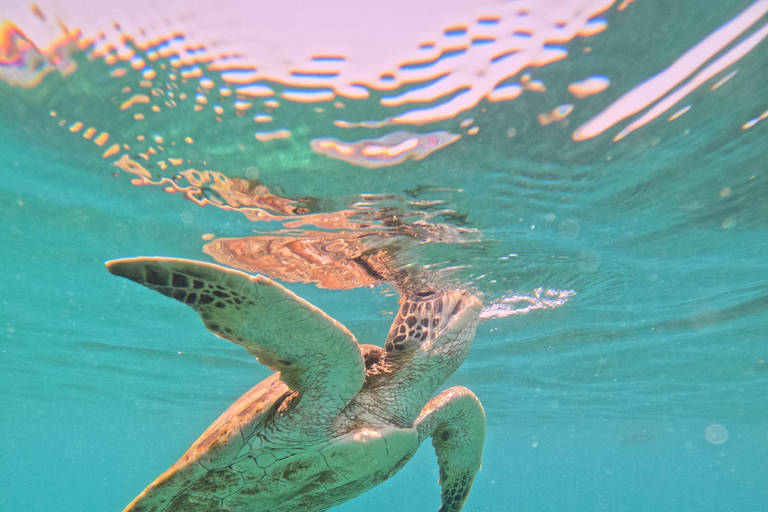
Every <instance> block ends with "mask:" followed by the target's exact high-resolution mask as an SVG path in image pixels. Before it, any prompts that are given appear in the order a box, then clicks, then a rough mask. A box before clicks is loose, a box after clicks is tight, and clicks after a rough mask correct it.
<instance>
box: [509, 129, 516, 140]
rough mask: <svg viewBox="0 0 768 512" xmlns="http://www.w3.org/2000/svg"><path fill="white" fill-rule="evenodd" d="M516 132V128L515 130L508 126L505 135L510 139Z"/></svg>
mask: <svg viewBox="0 0 768 512" xmlns="http://www.w3.org/2000/svg"><path fill="white" fill-rule="evenodd" d="M516 134H517V130H515V129H514V128H510V129H509V130H507V137H509V138H510V139H511V138H512V137H514V136H515V135H516Z"/></svg>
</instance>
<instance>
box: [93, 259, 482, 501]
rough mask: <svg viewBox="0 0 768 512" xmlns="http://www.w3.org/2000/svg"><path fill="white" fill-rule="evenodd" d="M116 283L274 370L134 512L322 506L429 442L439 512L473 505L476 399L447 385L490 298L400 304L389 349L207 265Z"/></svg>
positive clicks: (144, 272) (262, 283)
mask: <svg viewBox="0 0 768 512" xmlns="http://www.w3.org/2000/svg"><path fill="white" fill-rule="evenodd" d="M107 268H108V269H109V271H110V272H111V273H112V274H115V275H118V276H122V277H126V278H128V279H130V280H132V281H135V282H137V283H139V284H142V285H144V286H146V287H148V288H151V289H153V290H156V291H158V292H160V293H162V294H164V295H166V296H169V297H172V298H174V299H176V300H178V301H180V302H183V303H184V304H187V305H189V306H190V307H192V308H193V309H194V310H195V311H197V313H198V314H199V315H200V316H201V317H202V319H203V322H204V323H205V326H206V327H207V328H208V330H210V331H211V332H213V333H214V334H216V335H217V336H220V337H222V338H225V339H227V340H229V341H231V342H233V343H237V344H238V345H241V346H243V347H244V348H245V349H246V350H248V352H249V353H251V354H252V355H253V356H255V357H257V358H258V360H259V362H261V363H262V364H264V365H266V366H268V367H269V368H270V369H272V370H275V371H277V372H278V373H276V374H274V375H272V376H271V377H269V378H267V379H265V380H264V381H262V382H261V383H259V384H258V385H256V387H254V388H253V389H251V390H250V391H248V392H247V393H245V394H244V395H243V396H242V397H240V398H239V399H238V400H237V401H236V402H235V403H234V404H232V405H231V406H230V407H229V409H227V410H226V412H224V414H222V415H221V417H219V418H218V419H217V420H216V421H215V422H214V423H213V424H212V425H211V426H210V427H209V428H208V429H207V430H206V431H205V432H204V433H203V435H202V436H200V438H199V439H198V440H197V441H195V443H194V444H193V445H192V446H191V447H190V448H189V450H187V452H186V453H185V454H184V455H183V456H182V457H181V459H179V461H178V462H176V463H175V464H174V465H173V466H171V467H170V468H169V469H168V470H167V471H166V472H165V473H163V474H162V475H160V477H158V478H157V480H155V481H154V482H153V483H152V484H151V485H150V486H149V487H147V488H146V489H145V490H144V492H142V493H141V494H140V495H139V496H138V497H137V498H136V499H135V500H133V502H132V503H131V504H130V505H128V507H127V508H126V509H125V511H126V512H127V511H131V512H181V511H189V512H193V511H194V512H208V511H249V512H257V511H270V512H280V511H296V510H301V511H303V512H314V511H324V510H327V509H329V508H331V507H333V506H335V505H338V504H340V503H343V502H345V501H347V500H349V499H351V498H353V497H355V496H357V495H359V494H361V493H363V492H365V491H367V490H368V489H371V488H372V487H374V486H376V485H378V484H380V483H381V482H383V481H384V480H386V479H388V478H389V477H391V476H392V475H394V474H395V473H397V471H398V470H400V468H402V467H403V465H404V464H405V463H406V462H408V460H409V459H410V458H411V457H412V456H413V454H414V453H415V452H416V450H417V449H418V447H419V445H420V443H421V442H422V441H424V440H425V439H426V438H428V437H431V438H432V444H433V445H434V447H435V451H436V452H437V461H438V464H439V466H440V481H439V483H440V485H442V507H441V508H440V510H441V511H445V512H448V511H453V512H457V511H459V510H461V508H462V507H463V505H464V502H465V501H466V499H467V496H468V494H469V490H470V488H471V487H472V482H473V480H474V478H475V473H476V472H477V470H478V468H479V467H480V456H481V451H482V446H483V438H484V436H485V413H484V412H483V408H482V406H481V405H480V402H479V401H478V400H477V398H476V397H475V395H474V394H472V392H471V391H469V390H468V389H466V388H463V387H458V386H456V387H451V388H449V389H446V390H445V391H442V392H441V393H440V394H438V395H437V396H435V397H434V398H433V395H434V393H435V392H436V391H437V389H438V387H440V385H442V383H443V382H444V381H445V380H446V379H447V378H448V376H450V375H451V374H452V373H453V372H454V371H455V370H456V369H457V368H458V367H459V365H460V364H461V363H462V361H463V360H464V357H465V356H466V355H467V352H468V351H469V347H470V345H471V343H472V339H473V338H474V335H475V327H476V325H477V321H478V315H479V313H480V301H479V300H478V299H477V298H475V297H473V296H472V295H470V294H469V293H467V292H465V291H458V290H448V291H435V292H429V293H418V294H416V293H414V294H412V296H410V297H404V298H403V299H401V307H400V311H399V313H398V315H397V316H396V318H395V321H394V323H393V324H392V327H391V328H390V331H389V334H388V335H387V338H386V342H385V347H384V349H382V348H379V347H377V346H374V345H358V344H357V340H356V339H355V337H354V336H353V335H352V334H351V333H350V332H349V331H348V330H347V329H346V328H345V327H344V326H343V325H341V324H340V323H339V322H337V321H335V320H333V319H332V318H330V317H329V316H328V315H326V314H325V313H323V312H322V311H321V310H320V309H318V308H316V307H314V306H312V305H311V304H309V303H308V302H306V301H304V300H303V299H301V298H299V297H297V296H296V295H294V294H293V293H291V292H290V291H288V290H286V289H285V288H283V287H282V286H280V285H279V284H277V283H275V282H273V281H271V280H269V279H267V278H265V277H263V276H253V277H252V276H249V275H248V274H245V273H242V272H239V271H234V270H229V269H226V268H224V267H221V266H218V265H213V264H209V263H201V262H196V261H190V260H181V259H170V258H131V259H121V260H114V261H111V262H108V263H107Z"/></svg>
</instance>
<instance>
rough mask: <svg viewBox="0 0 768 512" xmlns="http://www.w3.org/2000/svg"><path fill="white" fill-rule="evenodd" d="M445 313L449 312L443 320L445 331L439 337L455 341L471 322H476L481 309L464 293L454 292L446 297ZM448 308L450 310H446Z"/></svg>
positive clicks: (474, 300)
mask: <svg viewBox="0 0 768 512" xmlns="http://www.w3.org/2000/svg"><path fill="white" fill-rule="evenodd" d="M445 306H446V311H450V312H449V313H448V315H447V317H446V319H445V329H444V330H443V332H441V333H440V334H439V337H443V336H446V337H447V339H448V340H450V341H453V340H455V339H456V338H457V337H458V336H459V334H461V332H462V331H464V330H465V329H466V328H467V327H468V326H470V325H471V324H472V323H473V322H477V319H478V318H479V316H480V310H481V309H482V303H481V302H480V301H479V300H478V299H477V297H475V296H474V295H471V294H470V293H469V292H466V291H456V292H453V293H451V294H450V296H449V297H446V304H445ZM448 307H450V308H451V309H447V308H448Z"/></svg>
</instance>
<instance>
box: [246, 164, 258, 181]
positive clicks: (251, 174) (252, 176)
mask: <svg viewBox="0 0 768 512" xmlns="http://www.w3.org/2000/svg"><path fill="white" fill-rule="evenodd" d="M245 176H246V178H248V179H249V180H257V179H259V170H258V169H257V168H256V167H249V168H247V169H246V170H245Z"/></svg>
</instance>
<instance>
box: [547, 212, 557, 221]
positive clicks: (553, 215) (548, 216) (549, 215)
mask: <svg viewBox="0 0 768 512" xmlns="http://www.w3.org/2000/svg"><path fill="white" fill-rule="evenodd" d="M544 219H545V220H546V221H547V222H554V221H555V214H554V213H548V214H547V216H546V217H544Z"/></svg>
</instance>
